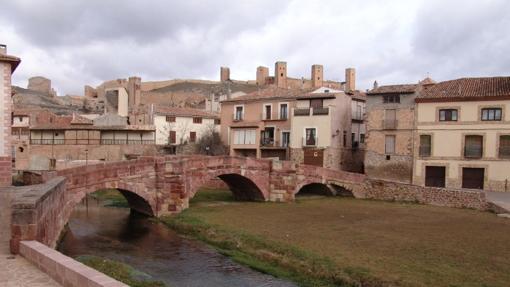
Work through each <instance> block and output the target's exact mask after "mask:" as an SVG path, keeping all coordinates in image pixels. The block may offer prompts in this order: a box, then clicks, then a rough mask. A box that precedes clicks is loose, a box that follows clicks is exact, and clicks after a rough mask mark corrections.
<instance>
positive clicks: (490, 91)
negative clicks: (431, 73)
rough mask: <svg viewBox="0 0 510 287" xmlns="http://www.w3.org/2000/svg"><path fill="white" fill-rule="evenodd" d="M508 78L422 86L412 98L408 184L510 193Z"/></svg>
mask: <svg viewBox="0 0 510 287" xmlns="http://www.w3.org/2000/svg"><path fill="white" fill-rule="evenodd" d="M509 111H510V77H490V78H461V79H456V80H451V81H445V82H440V83H437V84H430V85H424V86H423V89H422V90H421V91H420V93H419V96H418V97H417V98H416V133H415V137H414V171H413V183H414V184H416V185H421V186H436V187H447V188H455V189H457V188H470V189H484V190H490V191H509V190H510V186H509V180H510V173H509V170H510V113H509Z"/></svg>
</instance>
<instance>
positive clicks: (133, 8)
mask: <svg viewBox="0 0 510 287" xmlns="http://www.w3.org/2000/svg"><path fill="white" fill-rule="evenodd" d="M0 2H2V3H0V4H1V7H2V9H1V10H0V42H1V43H4V44H7V45H8V51H9V54H13V55H16V56H19V57H21V58H22V64H21V65H20V67H19V68H18V70H17V71H16V73H15V75H14V84H17V85H21V86H26V83H27V79H28V78H29V77H31V76H35V75H44V76H46V77H48V78H51V79H52V81H53V86H54V87H55V88H56V89H57V91H58V92H59V94H61V95H62V94H66V93H68V94H82V93H83V85H85V84H91V85H98V84H99V83H101V82H102V81H104V80H109V79H116V78H124V77H128V76H130V75H139V76H141V77H142V79H143V80H163V79H170V78H200V79H213V80H214V79H218V78H219V67H220V66H228V67H230V70H231V77H232V78H234V79H240V80H242V79H254V78H255V69H256V67H257V66H259V65H264V66H268V67H270V70H271V73H272V71H273V69H274V62H275V61H277V60H283V61H287V65H288V73H289V76H293V77H302V76H305V77H309V76H310V66H311V65H312V64H315V63H318V64H323V65H324V69H325V72H324V73H325V75H324V76H325V78H326V79H331V80H341V81H343V80H344V69H345V68H346V67H355V68H356V70H357V79H358V88H360V89H366V88H369V87H371V85H372V83H373V81H374V80H377V81H378V82H379V84H390V83H408V82H417V81H418V80H420V79H422V78H424V77H426V76H428V75H430V77H432V78H433V79H435V80H447V79H452V78H457V77H464V76H495V75H506V76H510V28H509V27H510V13H509V12H510V1H507V0H461V1H456V0H428V1H421V0H416V1H412V0H402V1H400V0H395V1H384V4H383V3H382V2H383V1H378V0H364V1H347V0H346V1H341V0H336V1H335V0H331V1H326V0H324V1H305V0H303V1H301V0H296V1H282V0H278V1H274V0H255V1H248V0H246V1H239V0H231V1H230V0H216V1H198V0H186V1H168V0H151V1H148V0H139V1H138V0H124V1H120V0H119V1H113V0H73V1H69V0H61V1H59V0H44V1H43V0H32V1H30V0H16V1H10V0H0Z"/></svg>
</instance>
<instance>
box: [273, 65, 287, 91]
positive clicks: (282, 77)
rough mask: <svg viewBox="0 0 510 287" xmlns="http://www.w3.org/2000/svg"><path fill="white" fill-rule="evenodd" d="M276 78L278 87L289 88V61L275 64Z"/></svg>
mask: <svg viewBox="0 0 510 287" xmlns="http://www.w3.org/2000/svg"><path fill="white" fill-rule="evenodd" d="M274 80H275V84H276V86H277V87H278V88H284V89H286V88H287V62H280V61H279V62H276V63H275V65H274Z"/></svg>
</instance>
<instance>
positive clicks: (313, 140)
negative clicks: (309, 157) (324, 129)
mask: <svg viewBox="0 0 510 287" xmlns="http://www.w3.org/2000/svg"><path fill="white" fill-rule="evenodd" d="M318 142H319V138H318V137H308V138H307V137H304V138H303V146H305V147H307V146H309V147H312V146H317V143H318Z"/></svg>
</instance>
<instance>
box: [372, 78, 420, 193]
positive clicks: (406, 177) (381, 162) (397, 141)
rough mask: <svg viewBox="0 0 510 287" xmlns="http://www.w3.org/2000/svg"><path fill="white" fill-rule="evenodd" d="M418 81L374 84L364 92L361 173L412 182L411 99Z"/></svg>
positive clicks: (379, 177) (412, 122) (412, 121)
mask: <svg viewBox="0 0 510 287" xmlns="http://www.w3.org/2000/svg"><path fill="white" fill-rule="evenodd" d="M417 89H418V84H407V85H386V86H376V85H375V86H374V88H373V89H372V90H370V91H368V92H367V103H366V109H367V117H366V125H367V136H366V139H365V140H366V153H365V173H366V174H367V175H368V176H369V177H371V178H374V179H383V180H390V181H396V182H403V183H411V182H412V169H413V132H414V113H415V110H414V106H415V104H414V99H415V98H416V96H417Z"/></svg>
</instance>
